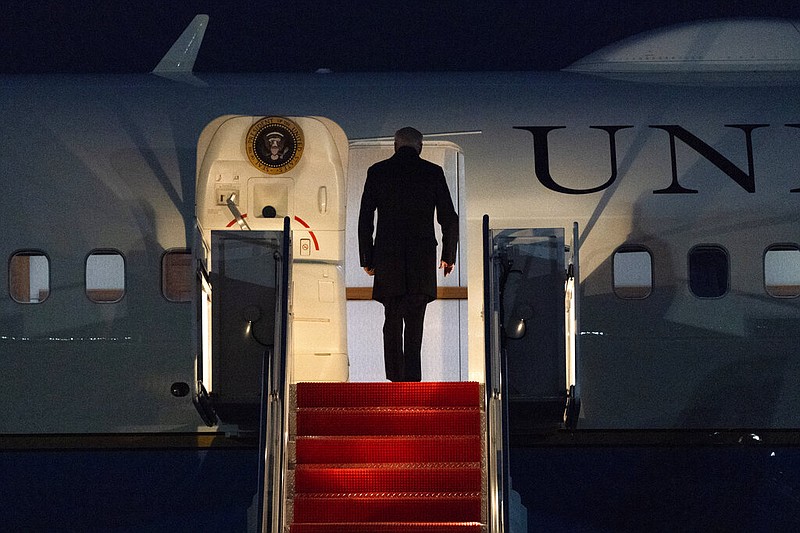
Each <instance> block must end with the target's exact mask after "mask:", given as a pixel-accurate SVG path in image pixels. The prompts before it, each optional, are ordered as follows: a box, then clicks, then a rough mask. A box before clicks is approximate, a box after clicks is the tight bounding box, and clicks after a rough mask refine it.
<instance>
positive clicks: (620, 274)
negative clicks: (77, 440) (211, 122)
mask: <svg viewBox="0 0 800 533" xmlns="http://www.w3.org/2000/svg"><path fill="white" fill-rule="evenodd" d="M191 266H192V255H191V253H190V252H188V251H186V250H170V251H167V252H165V253H164V255H163V256H162V258H161V293H162V294H163V296H164V298H166V299H167V300H168V301H170V302H188V301H190V300H191V298H192V272H191ZM85 272H86V278H85V280H86V285H85V286H86V296H87V298H89V300H91V301H93V302H98V303H114V302H119V301H120V300H122V298H123V297H124V296H125V290H126V285H125V258H124V257H123V255H122V254H121V253H119V252H118V251H116V250H100V251H95V252H93V253H91V254H89V255H88V256H87V257H86V269H85ZM729 272H730V265H729V258H728V253H727V252H726V251H725V249H724V248H722V247H721V246H716V245H700V246H695V247H694V248H692V249H691V250H690V251H689V257H688V273H689V289H690V290H691V291H692V293H693V294H694V295H695V296H697V297H698V298H720V297H722V296H724V295H725V294H726V293H727V292H728V290H729V286H730V283H729V278H730V275H729ZM763 274H764V289H765V290H766V292H767V294H769V295H770V296H773V297H775V298H796V297H798V296H800V247H798V246H796V245H774V246H770V247H769V248H767V250H766V252H765V253H764V269H763ZM8 279H9V292H10V294H11V298H12V299H13V300H14V301H16V302H19V303H22V304H36V303H42V302H44V301H45V300H46V299H47V297H48V296H49V295H50V260H49V259H48V257H47V255H45V254H44V253H42V252H40V251H21V252H17V253H15V254H14V255H12V256H11V259H10V261H9V275H8ZM612 283H613V288H614V293H615V294H616V295H617V296H619V297H620V298H624V299H642V298H647V297H648V296H650V294H651V293H652V291H653V256H652V254H651V253H650V251H649V250H648V249H647V248H645V247H643V246H635V245H625V246H623V247H621V248H619V249H618V250H617V251H616V252H614V259H613V281H612Z"/></svg>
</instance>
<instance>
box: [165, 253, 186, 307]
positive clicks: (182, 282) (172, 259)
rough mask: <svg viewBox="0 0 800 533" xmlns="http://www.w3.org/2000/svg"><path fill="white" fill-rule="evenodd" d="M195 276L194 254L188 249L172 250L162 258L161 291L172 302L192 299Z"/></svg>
mask: <svg viewBox="0 0 800 533" xmlns="http://www.w3.org/2000/svg"><path fill="white" fill-rule="evenodd" d="M193 281H194V277H193V276H192V254H191V253H190V252H188V251H186V250H170V251H168V252H166V253H165V254H164V256H163V257H162V258H161V293H162V294H163V295H164V298H166V299H167V300H169V301H170V302H189V301H191V300H192V290H193Z"/></svg>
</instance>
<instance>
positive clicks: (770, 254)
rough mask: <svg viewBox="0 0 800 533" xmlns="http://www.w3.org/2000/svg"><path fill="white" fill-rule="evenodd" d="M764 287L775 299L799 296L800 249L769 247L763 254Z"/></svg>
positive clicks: (780, 246)
mask: <svg viewBox="0 0 800 533" xmlns="http://www.w3.org/2000/svg"><path fill="white" fill-rule="evenodd" d="M764 287H765V288H766V290H767V294H769V295H770V296H774V297H776V298H796V297H798V296H800V248H798V247H797V246H794V245H776V246H770V247H769V248H768V249H767V251H766V253H765V254H764Z"/></svg>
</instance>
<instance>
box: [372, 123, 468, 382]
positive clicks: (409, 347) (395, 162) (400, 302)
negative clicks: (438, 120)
mask: <svg viewBox="0 0 800 533" xmlns="http://www.w3.org/2000/svg"><path fill="white" fill-rule="evenodd" d="M394 150H395V153H394V155H393V156H392V157H390V158H389V159H386V160H384V161H380V162H378V163H376V164H374V165H372V166H371V167H370V168H369V170H368V171H367V181H366V183H365V184H364V193H363V195H362V196H361V211H360V212H359V216H358V247H359V256H360V258H361V266H362V267H364V270H365V271H366V272H367V274H369V275H370V276H372V275H374V276H375V282H374V284H373V289H372V297H373V299H375V300H377V301H379V302H381V303H382V304H383V306H384V312H385V314H384V324H383V352H384V363H385V365H386V377H387V379H389V380H391V381H421V379H422V370H421V361H420V350H421V348H422V329H423V324H424V321H425V307H426V306H427V305H428V302H430V301H433V300H435V299H436V244H437V243H436V236H435V233H434V226H433V218H434V211H435V212H436V220H437V221H438V222H439V225H440V226H441V228H442V255H441V258H440V261H439V268H441V269H443V270H444V275H445V276H446V275H448V274H449V273H450V272H452V271H453V265H454V264H455V262H456V247H457V245H458V215H457V214H456V211H455V209H454V208H453V201H452V199H451V198H450V191H449V190H448V188H447V182H446V181H445V177H444V171H443V170H442V167H440V166H438V165H435V164H433V163H431V162H429V161H426V160H424V159H422V158H420V156H419V154H420V152H421V151H422V134H421V133H420V132H419V131H417V130H415V129H414V128H402V129H400V130H398V131H397V133H395V136H394ZM375 211H377V212H378V223H377V228H376V227H375V225H374V220H375ZM373 233H374V240H373Z"/></svg>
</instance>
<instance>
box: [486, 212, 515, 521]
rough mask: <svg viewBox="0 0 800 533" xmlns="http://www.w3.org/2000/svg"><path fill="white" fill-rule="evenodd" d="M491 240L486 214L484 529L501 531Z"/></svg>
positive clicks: (503, 439)
mask: <svg viewBox="0 0 800 533" xmlns="http://www.w3.org/2000/svg"><path fill="white" fill-rule="evenodd" d="M494 260H495V254H494V243H493V242H492V235H491V231H490V230H489V216H488V215H484V216H483V323H484V342H485V352H484V353H485V366H486V369H485V371H486V378H485V381H486V384H485V387H484V402H485V407H486V418H487V424H486V425H487V435H486V463H487V465H486V466H487V485H488V487H487V488H488V507H489V508H488V510H487V511H488V517H487V525H488V533H504V532H505V531H506V525H507V523H508V521H507V517H508V509H509V494H510V493H509V490H510V487H509V477H508V449H509V443H508V429H507V428H508V423H507V422H508V409H507V401H506V398H507V395H506V387H507V384H506V383H505V380H504V379H503V378H504V375H505V370H506V368H505V357H504V353H503V350H502V349H501V346H500V342H499V341H500V338H501V337H500V335H501V332H500V306H499V303H498V302H497V301H494V299H493V298H492V295H493V294H494V293H495V289H496V287H495V284H496V280H495V275H494V269H493V268H492V264H493V262H494Z"/></svg>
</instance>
